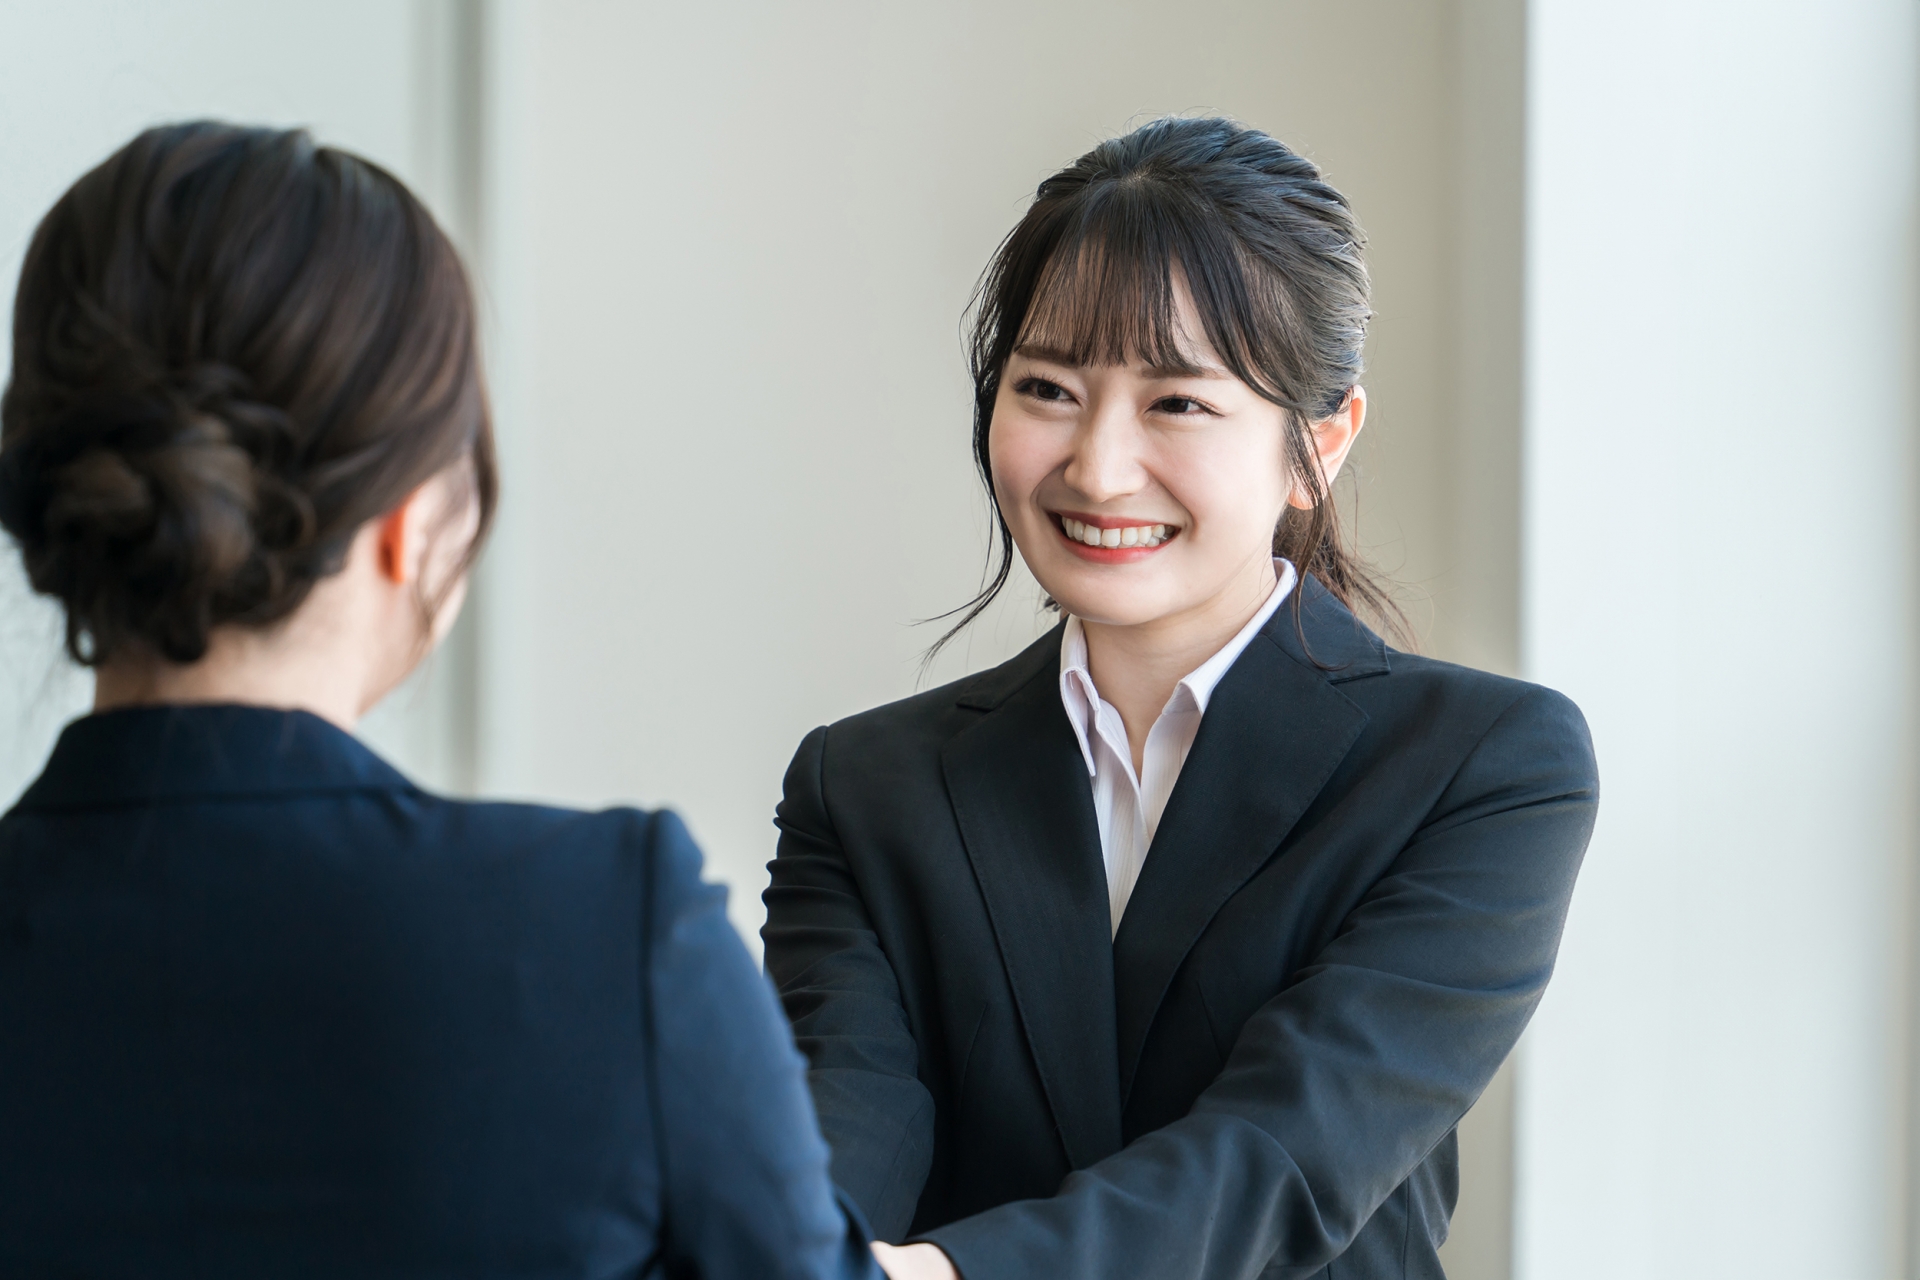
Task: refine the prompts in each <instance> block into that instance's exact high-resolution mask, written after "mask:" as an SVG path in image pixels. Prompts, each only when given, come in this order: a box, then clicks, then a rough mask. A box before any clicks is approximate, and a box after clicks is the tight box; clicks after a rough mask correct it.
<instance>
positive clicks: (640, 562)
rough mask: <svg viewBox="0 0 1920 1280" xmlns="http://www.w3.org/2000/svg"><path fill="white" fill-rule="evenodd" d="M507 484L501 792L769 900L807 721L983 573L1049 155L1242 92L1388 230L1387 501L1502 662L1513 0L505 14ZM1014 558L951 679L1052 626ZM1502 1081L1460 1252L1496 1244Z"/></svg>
mask: <svg viewBox="0 0 1920 1280" xmlns="http://www.w3.org/2000/svg"><path fill="white" fill-rule="evenodd" d="M493 21H494V22H495V24H496V26H495V28H494V36H493V43H494V44H495V46H496V47H500V46H504V47H507V48H509V49H511V50H512V51H513V58H512V61H511V64H510V65H506V66H497V67H496V75H497V76H499V77H504V78H505V80H504V81H503V82H501V83H499V84H498V85H497V87H498V89H499V92H500V94H501V95H502V100H503V101H510V102H511V103H512V104H513V105H512V107H511V109H510V110H509V113H508V114H509V117H510V118H509V119H508V121H506V122H505V123H504V125H503V128H504V129H507V130H510V131H511V132H509V133H506V134H505V135H504V136H502V137H501V138H499V139H496V143H497V145H496V146H495V147H494V148H493V149H492V150H490V151H489V155H490V156H492V157H493V160H494V163H495V164H496V166H497V172H496V174H495V175H494V179H493V181H494V182H496V183H497V184H498V186H496V187H490V189H491V190H495V191H497V192H498V196H499V198H498V200H497V201H496V204H495V206H494V209H495V213H496V216H497V217H498V218H499V219H501V220H502V221H503V223H510V224H511V225H512V227H513V228H514V230H513V233H512V234H511V235H510V236H509V235H504V234H501V235H495V236H493V237H492V238H491V239H490V241H489V243H491V244H493V245H495V246H497V248H498V250H499V255H500V256H498V257H497V258H495V259H493V260H492V261H491V267H492V274H493V277H494V279H495V280H496V281H497V282H498V287H499V288H500V289H501V290H503V292H502V294H501V295H500V296H501V298H502V299H506V298H510V299H511V305H510V306H507V307H504V308H503V315H502V324H503V326H504V329H503V332H506V333H518V334H521V335H522V339H521V340H518V341H516V340H512V339H508V340H506V341H504V342H503V345H502V349H501V355H502V356H503V359H504V362H505V363H504V364H503V365H501V366H499V367H498V368H497V373H498V376H499V377H500V378H501V379H502V381H503V383H504V384H505V386H506V388H507V392H506V397H505V399H506V412H505V413H504V415H503V421H504V424H505V432H506V437H507V438H506V457H507V460H508V468H509V469H508V491H507V506H506V516H505V519H504V521H503V525H502V529H501V537H500V540H499V543H498V545H497V546H496V548H495V550H494V552H493V553H492V562H491V564H490V565H489V571H488V577H487V580H486V582H485V584H484V588H483V597H484V599H483V602H482V605H481V610H480V612H481V613H482V615H483V619H484V620H483V623H482V625H481V627H480V629H479V631H480V649H481V655H482V657H481V670H482V673H483V674H482V677H481V689H482V691H483V694H484V702H483V706H482V716H483V718H484V721H485V724H486V726H487V729H486V732H485V733H483V735H482V738H481V744H480V750H481V759H480V761H479V772H478V777H479V781H480V785H481V786H482V787H483V789H485V790H487V791H490V792H496V793H506V794H511V795H527V796H540V797H551V798H556V799H560V800H564V801H567V802H570V803H579V804H603V803H609V802H614V801H625V800H639V801H642V802H645V803H650V804H652V803H670V804H673V805H675V806H676V807H678V808H680V809H681V810H682V812H683V813H685V814H686V816H687V817H688V819H689V821H690V822H691V824H692V827H693V830H694V831H695V833H696V834H697V835H698V836H699V837H700V839H701V840H702V842H703V843H704V845H705V846H706V848H707V850H708V854H709V858H710V861H711V865H712V867H713V869H714V871H715V873H716V874H718V875H721V876H724V877H725V878H726V879H727V880H728V881H730V882H731V883H732V884H733V886H734V887H735V895H734V898H733V907H734V915H735V919H736V921H737V922H738V923H739V924H740V925H741V927H742V929H743V930H745V931H751V930H753V929H754V928H756V927H757V925H758V922H759V919H760V916H761V908H760V904H759V901H758V893H759V890H760V888H761V887H762V886H763V885H764V883H765V872H764V864H765V862H766V860H767V859H768V858H769V857H770V856H771V854H772V849H773V830H772V827H771V825H770V818H771V813H772V808H773V804H774V802H775V800H776V799H777V797H778V794H779V790H778V788H779V781H780V776H781V773H782V771H783V770H784V768H785V765H786V762H787V758H788V756H789V754H790V753H791V751H792V750H793V748H794V746H795V745H797V744H798V742H799V740H800V738H801V736H802V735H803V734H804V733H805V732H806V731H807V730H808V729H810V728H812V727H813V726H814V725H816V724H819V723H822V722H824V721H828V720H832V719H834V718H837V717H839V716H843V715H846V714H849V713H850V712H852V711H855V710H858V709H861V708H863V707H866V706H870V705H872V704H874V703H878V702H882V701H885V700H889V699H892V698H897V697H901V696H904V695H906V694H908V693H910V692H912V691H913V690H914V689H915V688H916V682H917V681H919V680H920V679H921V673H920V669H919V662H918V660H919V656H920V654H921V652H922V651H923V650H924V648H925V647H926V646H927V644H928V643H929V642H930V641H931V640H932V639H933V638H934V636H935V635H936V634H938V632H937V630H936V629H935V628H931V627H915V626H913V625H911V624H912V622H913V620H914V619H918V618H927V617H930V616H932V615H935V614H938V613H940V612H942V611H944V610H947V609H950V608H952V607H954V606H955V605H958V604H960V603H961V602H963V601H965V600H966V599H967V598H968V597H969V595H970V594H971V593H972V591H973V589H974V587H975V586H976V584H977V582H978V580H979V575H980V571H981V565H982V553H983V550H984V547H985V538H986V533H987V525H986V516H985V511H984V508H983V505H982V500H981V497H980V494H979V490H978V486H977V482H976V481H975V479H974V476H973V473H972V467H971V462H970V459H969V455H968V444H967V436H968V428H969V394H968V386H967V382H966V379H965V375H964V368H963V364H962V349H961V343H960V340H959V336H958V334H959V324H960V318H961V314H962V312H963V310H964V308H965V306H966V303H967V300H968V296H969V292H970V290H971V288H972V286H973V284H974V281H975V279H976V277H977V274H978V272H979V271H980V269H981V267H982V266H983V265H984V264H985V262H986V260H987V258H988V256H989V255H990V253H991V252H992V250H993V247H994V245H995V244H996V243H997V241H998V240H999V238H1000V237H1001V236H1002V235H1004V234H1005V233H1006V231H1007V230H1008V229H1009V228H1010V227H1011V226H1012V224H1013V222H1014V221H1015V220H1016V219H1017V217H1018V215H1019V212H1020V210H1021V209H1022V208H1023V207H1024V204H1025V201H1026V200H1027V199H1028V198H1029V197H1030V195H1031V193H1032V190H1033V187H1034V185H1035V184H1036V183H1037V182H1038V181H1039V180H1040V178H1042V177H1044V176H1045V175H1046V174H1047V173H1048V172H1050V171H1051V170H1053V169H1054V168H1057V167H1058V166H1060V165H1062V164H1064V163H1066V162H1067V161H1069V160H1071V159H1072V158H1073V157H1074V156H1076V155H1078V154H1079V153H1080V152H1082V151H1084V150H1085V149H1087V148H1088V147H1089V146H1091V145H1092V144H1093V143H1094V142H1096V141H1097V140H1099V139H1100V138H1103V137H1106V136H1109V135H1110V134H1112V133H1114V132H1117V131H1120V130H1123V129H1124V128H1126V127H1127V125H1128V124H1129V123H1130V122H1132V121H1137V120H1140V119H1144V118H1147V117H1150V116H1153V115H1156V114H1162V113H1167V112H1195V111H1218V112H1224V113H1227V114H1230V115H1234V116H1237V117H1239V118H1241V119H1243V120H1246V121H1248V122H1249V123H1252V124H1255V125H1258V126H1259V127H1262V128H1264V129H1267V130H1268V131H1270V132H1272V133H1274V134H1275V135H1277V136H1279V137H1280V138H1282V139H1284V140H1286V141H1287V142H1289V143H1291V144H1292V145H1294V146H1296V147H1297V148H1299V149H1300V150H1302V151H1304V152H1305V153H1306V154H1308V155H1310V156H1312V157H1313V158H1314V159H1315V160H1317V161H1318V162H1319V163H1320V164H1321V165H1322V166H1323V167H1324V168H1325V170H1326V172H1327V174H1328V176H1329V177H1330V178H1331V179H1332V180H1333V181H1334V182H1335V183H1336V184H1337V185H1339V186H1340V188H1341V189H1342V190H1343V191H1345V192H1346V193H1347V194H1348V195H1349V196H1350V197H1351V198H1352V199H1353V201H1354V203H1355V205H1356V206H1357V208H1358V210H1359V213H1360V217H1361V219H1362V221H1363V223H1364V225H1365V226H1366V228H1367V230H1368V232H1369V234H1370V237H1371V245H1372V248H1371V261H1372V264H1373V270H1374V278H1375V282H1376V310H1377V319H1376V321H1375V327H1374V333H1373V342H1372V345H1371V353H1370V364H1371V372H1370V374H1369V377H1368V386H1369V389H1370V391H1371V392H1372V401H1371V403H1372V417H1371V422H1370V426H1369V429H1368V434H1367V437H1366V439H1365V442H1364V445H1363V448H1362V449H1361V451H1360V454H1359V458H1358V464H1357V467H1356V471H1357V473H1358V477H1359V483H1358V486H1357V489H1356V491H1355V492H1356V495H1357V498H1358V506H1359V513H1360V517H1361V528H1362V531H1363V540H1364V541H1365V542H1366V543H1368V544H1370V545H1371V546H1372V547H1373V548H1374V551H1375V554H1376V556H1377V558H1378V559H1379V561H1380V562H1381V563H1382V565H1383V566H1384V567H1385V568H1387V569H1389V570H1391V571H1393V572H1394V573H1395V574H1396V576H1398V577H1399V578H1400V579H1401V580H1402V581H1403V582H1404V583H1405V584H1406V585H1407V587H1408V590H1407V592H1406V599H1407V604H1408V607H1409V611H1410V612H1411V613H1412V614H1413V615H1414V617H1415V620H1416V622H1417V623H1418V624H1419V625H1420V626H1421V628H1422V630H1423V631H1424V632H1425V633H1426V634H1427V636H1428V640H1429V646H1430V648H1431V649H1433V651H1435V652H1438V653H1440V654H1442V655H1443V656H1459V657H1462V658H1464V659H1465V660H1470V661H1474V662H1477V663H1479V664H1480V665H1486V666H1494V667H1497V668H1500V669H1505V670H1512V669H1514V667H1515V665H1516V662H1517V648H1518V641H1517V605H1516V592H1517V579H1516V575H1517V572H1518V547H1517V541H1516V539H1517V483H1518V460H1517V441H1518V411H1519V372H1518V370H1519V350H1518V342H1519V340H1518V333H1519V320H1518V315H1519V303H1520V282H1519V263H1520V254H1521V243H1522V241H1521V234H1520V207H1521V186H1520V148H1521V136H1522V129H1521V109H1522V102H1521V93H1522V71H1521V61H1520V60H1521V52H1522V26H1523V23H1522V14H1521V7H1520V5H1519V4H1518V3H1517V2H1508V3H1500V2H1489V0H1464V2H1462V3H1454V4H1435V3H1429V2H1426V0H1400V2H1394V3H1383V2H1380V0H1370V2H1367V3H1311V4H1309V3H1299V2H1297V0H1295V2H1287V3H1277V4H1235V3H1188V4H1182V5H1178V6H1171V5H1167V4H1163V3H1146V2H1142V0H1129V2H1126V3H1111V2H1107V3H1099V4H1091V3H1088V4H1077V3H1052V4H1045V5H1034V4H1030V3H1001V2H997V0H994V2H982V3H970V4H966V5H901V4H893V3H859V2H850V0H841V2H838V3H823V4H817V5H809V6H804V7H800V6H792V5H784V4H777V3H739V2H734V3H720V4H712V5H703V6H676V7H673V8H665V7H655V6H632V5H623V4H613V3H548V4H542V5H539V6H528V7H525V8H520V7H506V8H503V9H499V10H496V11H495V13H494V17H493ZM1036 605H1037V593H1036V591H1035V590H1034V589H1033V588H1032V587H1031V585H1030V584H1026V583H1024V582H1020V583H1016V587H1015V589H1014V590H1012V591H1010V592H1009V593H1008V596H1007V600H1006V604H1005V606H1004V607H1002V608H1001V609H999V610H998V611H997V612H996V614H995V615H993V616H992V617H991V619H990V620H988V621H987V622H985V623H983V624H981V625H979V626H978V627H977V628H976V629H975V631H974V632H973V633H972V634H971V635H970V636H969V637H967V638H966V639H965V640H964V641H963V642H961V643H959V644H956V645H955V646H954V647H953V649H952V650H950V651H949V653H948V654H947V655H946V656H944V657H943V659H942V660H941V662H940V663H939V664H938V665H937V666H936V668H935V669H934V671H933V672H931V673H930V674H929V675H928V676H927V677H926V680H927V681H928V682H940V681H944V680H946V679H950V678H952V677H954V676H956V675H958V674H960V673H961V672H962V671H964V670H967V669H972V668H975V667H979V666H982V665H986V664H989V663H991V662H994V661H997V660H999V659H1000V658H1001V657H1003V656H1006V655H1008V654H1010V653H1012V652H1014V651H1015V650H1017V649H1018V648H1019V647H1021V646H1022V645H1023V644H1024V643H1026V642H1027V641H1028V640H1030V639H1031V638H1032V637H1034V636H1035V635H1037V634H1038V633H1039V632H1040V631H1041V630H1043V629H1044V628H1045V627H1046V626H1048V625H1050V623H1051V618H1050V617H1046V616H1043V615H1041V614H1040V613H1039V612H1038V610H1037V607H1036ZM1508 1107H1509V1100H1508V1096H1507V1082H1506V1080H1505V1079H1504V1078H1503V1079H1502V1081H1501V1082H1500V1084H1499V1085H1498V1086H1497V1087H1496V1089H1495V1091H1494V1094H1493V1096H1492V1097H1491V1098H1490V1099H1489V1103H1488V1105H1487V1106H1485V1107H1484V1108H1483V1109H1482V1111H1481V1113H1480V1114H1479V1115H1477V1116H1476V1117H1475V1118H1474V1120H1473V1122H1472V1123H1471V1125H1470V1127H1469V1130H1468V1133H1467V1137H1466V1150H1467V1162H1468V1176H1467V1190H1466V1193H1465V1195H1466V1201H1465V1204H1464V1205H1463V1209H1462V1212H1461V1214H1460V1216H1459V1220H1458V1224H1457V1239H1456V1241H1455V1243H1454V1245H1453V1246H1451V1247H1450V1262H1451V1263H1452V1265H1453V1266H1454V1267H1455V1270H1456V1274H1457V1275H1458V1276H1460V1277H1464V1278H1466V1280H1473V1278H1474V1277H1495V1276H1504V1275H1505V1274H1506V1270H1507V1247H1508V1245H1507V1242H1508V1240H1509V1237H1510V1230H1509V1221H1508V1216H1507V1212H1506V1203H1507V1199H1508V1195H1507V1189H1508V1179H1509V1177H1510V1172H1509V1161H1508V1159H1507V1151H1508V1143H1509V1141H1510V1139H1509V1136H1508V1129H1507V1125H1506V1119H1505V1117H1506V1115H1507V1111H1508Z"/></svg>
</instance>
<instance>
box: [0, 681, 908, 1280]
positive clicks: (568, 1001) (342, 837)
mask: <svg viewBox="0 0 1920 1280" xmlns="http://www.w3.org/2000/svg"><path fill="white" fill-rule="evenodd" d="M724 899H725V893H724V891H723V890H721V889H719V888H716V887H714V886H712V885H707V884H703V883H702V882H701V880H700V855H699V852H698V851H697V850H696V849H695V848H694V846H693V844H692V842H691V840H689V838H688V836H687V833H686V830H685V829H684V828H683V827H682V826H681V825H680V823H679V821H678V820H677V819H675V818H674V817H673V816H672V815H671V814H665V813H662V814H649V813H641V812H637V811H634V810H631V809H625V810H614V811H610V812H607V813H599V814H583V813H575V812H570V811H565V810H559V809H545V808H536V807H534V806H531V805H510V804H462V803H456V802H453V801H448V800H442V799H439V798H437V797H434V796H430V795H427V794H424V793H423V792H421V791H420V790H419V789H417V788H415V787H414V786H412V785H410V784H409V783H408V782H407V781H406V779H404V778H402V777H401V776H400V775H399V774H398V773H395V772H394V771H393V770H392V769H391V768H389V767H388V766H387V765H385V764H383V763H382V762H381V761H380V760H379V759H377V758H376V757H375V756H374V755H373V754H372V753H371V752H369V751H368V750H367V749H366V748H365V747H363V746H361V745H360V744H359V743H358V742H357V741H355V740H354V739H353V738H352V737H350V736H348V735H347V734H345V733H343V732H341V731H340V730H339V729H337V728H334V727H333V726H331V725H329V724H327V723H326V722H324V721H322V720H319V719H317V718H315V717H313V716H310V715H307V714H305V713H303V712H288V711H271V710H265V709H261V708H247V707H195V708H171V709H164V708H163V709H148V710H130V711H116V712H111V713H108V714H104V715H95V716H88V717H86V718H84V719H82V720H79V721H76V722H75V723H74V724H72V725H71V726H69V727H68V728H67V730H66V732H65V733H64V734H63V735H62V736H61V738H60V742H59V745H58V746H57V747H56V748H55V749H54V753H53V757H52V759H51V760H50V761H49V763H48V765H47V768H46V772H45V773H43V774H42V775H41V777H40V779H39V781H37V782H35V783H34V784H33V786H32V787H31V788H30V789H29V790H28V791H27V793H26V795H25V796H24V797H23V798H22V799H21V801H20V803H19V804H18V806H17V807H15V808H14V809H13V810H12V811H11V812H10V813H8V814H7V815H6V816H5V817H4V818H0V1274H4V1275H6V1276H10V1277H11V1276H49V1277H51V1276H59V1277H79V1276H135V1275H137V1276H151V1277H172V1276H177V1277H195V1278H200V1277H219V1276H235V1277H238V1276H246V1277H257V1276H276V1277H279V1276H315V1277H320V1276H325V1277H353V1276H382V1277H409V1276H421V1277H424V1276H436V1277H438V1276H453V1275H459V1276H508V1275H512V1276H531V1275H539V1276H551V1277H565V1276H582V1277H584V1276H594V1277H611V1276H640V1275H646V1276H651V1275H661V1274H686V1273H688V1272H689V1271H692V1272H695V1273H697V1274H699V1275H702V1276H710V1277H717V1276H738V1277H756V1278H757V1277H763V1276H792V1277H824V1276H843V1275H859V1276H866V1277H873V1276H877V1272H876V1271H875V1270H874V1269H873V1264H872V1260H871V1258H870V1256H869V1255H868V1253H867V1250H866V1248H865V1244H864V1237H863V1235H862V1234H861V1231H860V1229H858V1228H857V1227H855V1226H853V1225H852V1224H851V1223H850V1221H849V1219H848V1217H847V1216H846V1215H845V1214H844V1213H843V1211H842V1209H841V1208H840V1207H839V1206H838V1205H836V1203H835V1200H834V1196H833V1192H832V1189H831V1187H830V1185H829V1183H828V1180H827V1174H826V1165H827V1151H826V1147H825V1145H824V1144H823V1143H822V1142H821V1141H820V1137H819V1132H818V1130H817V1128H816V1127H815V1125H814V1121H813V1118H812V1116H811V1115H810V1114H809V1110H808V1106H807V1099H806V1091H805V1088H804V1086H803V1075H802V1067H803V1064H802V1062H801V1060H800V1057H799V1055H798V1054H796V1053H795V1052H794V1050H793V1047H792V1043H791V1040H790V1035H789V1032H788V1030H787V1028H786V1027H785V1026H784V1025H783V1024H782V1020H781V1018H780V1013H779V1009H778V1007H777V1005H776V1004H775V1002H774V999H773V994H772V991H771V990H770V989H769V987H768V985H767V983H766V982H765V980H764V979H763V978H762V977H761V975H760V974H759V973H758V972H756V970H755V968H754V965H753V962H752V960H751V958H750V957H749V956H748V955H747V952H746V949H745V948H744V947H743V946H742V945H741V943H740V940H739V937H738V936H737V935H736V934H735V933H734V932H733V930H732V928H731V927H730V926H729V925H728V923H727V919H726V915H725V912H724Z"/></svg>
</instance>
